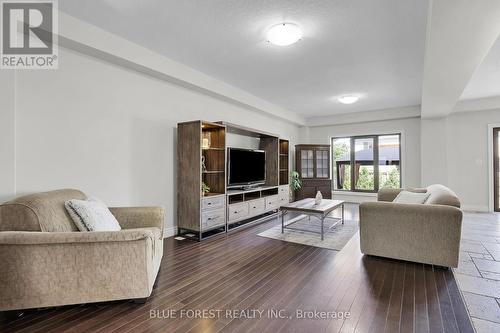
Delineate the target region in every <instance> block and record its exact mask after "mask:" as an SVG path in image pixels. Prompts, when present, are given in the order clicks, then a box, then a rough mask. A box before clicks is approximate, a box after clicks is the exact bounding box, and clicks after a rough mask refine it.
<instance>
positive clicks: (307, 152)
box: [300, 149, 314, 178]
mask: <svg viewBox="0 0 500 333" xmlns="http://www.w3.org/2000/svg"><path fill="white" fill-rule="evenodd" d="M313 155H314V154H313V151H312V149H303V150H301V151H300V160H301V161H300V164H301V170H300V176H301V177H302V178H313V177H314V159H313Z"/></svg>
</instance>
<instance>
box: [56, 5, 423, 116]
mask: <svg viewBox="0 0 500 333" xmlns="http://www.w3.org/2000/svg"><path fill="white" fill-rule="evenodd" d="M59 7H60V9H61V10H63V11H64V12H66V13H68V14H70V15H73V16H75V17H77V18H80V19H83V20H85V21H87V22H89V23H92V24H95V25H96V26H99V27H101V28H103V29H105V30H108V31H110V32H112V33H115V34H117V35H120V36H122V37H124V38H126V39H128V40H130V41H132V42H135V43H137V44H139V45H141V46H144V47H147V48H149V49H151V50H153V51H156V52H158V53H160V54H163V55H165V56H167V57H169V58H171V59H173V60H176V61H178V62H181V63H184V64H186V65H188V66H190V67H192V68H194V69H197V70H199V71H201V72H204V73H206V74H208V75H211V76H213V77H215V78H218V79H220V80H222V81H225V82H226V83H229V84H232V85H234V86H236V87H239V88H241V89H244V90H246V91H248V92H249V93H252V94H254V95H255V96H258V97H260V98H263V99H265V100H268V101H269V102H272V103H274V104H277V105H279V106H281V107H284V108H286V109H288V110H290V111H294V112H297V113H299V114H301V115H304V116H306V117H311V116H320V115H331V114H336V113H346V112H354V111H366V110H377V109H384V108H394V107H400V106H409V105H418V104H420V100H421V90H422V72H423V58H424V47H425V29H426V16H427V1H424V0H377V1H367V0H309V1H305V0H274V1H268V0H226V1H215V0H214V1H206V0H198V1H196V0H182V1H180V0H175V1H172V0H167V1H165V0H163V1H162V0H142V1H139V0H137V1H134V0H102V1H99V0H86V1H81V0H64V1H60V2H59ZM283 21H286V22H294V23H297V24H298V25H300V26H301V27H302V28H303V31H304V37H303V40H301V41H299V42H298V43H296V44H294V45H292V46H289V47H278V46H274V45H271V44H269V43H267V42H266V40H265V33H266V30H267V29H268V27H269V26H271V25H273V24H276V23H279V22H283ZM348 93H360V94H362V98H361V100H360V101H359V102H358V103H356V104H352V105H342V104H340V103H338V102H337V101H336V100H335V99H334V97H336V96H338V95H342V94H348Z"/></svg>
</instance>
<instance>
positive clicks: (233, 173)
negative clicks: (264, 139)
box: [228, 148, 266, 186]
mask: <svg viewBox="0 0 500 333" xmlns="http://www.w3.org/2000/svg"><path fill="white" fill-rule="evenodd" d="M228 163H229V175H228V185H229V186H235V185H249V184H255V183H264V182H265V180H266V152H265V151H262V150H251V149H240V148H228Z"/></svg>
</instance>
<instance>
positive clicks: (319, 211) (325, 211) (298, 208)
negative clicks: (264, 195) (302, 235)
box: [279, 198, 344, 240]
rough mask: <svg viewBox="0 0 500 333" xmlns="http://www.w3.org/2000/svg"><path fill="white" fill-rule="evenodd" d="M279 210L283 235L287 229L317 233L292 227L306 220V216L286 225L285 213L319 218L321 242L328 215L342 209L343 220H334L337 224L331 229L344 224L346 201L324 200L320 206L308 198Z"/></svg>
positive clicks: (281, 207)
mask: <svg viewBox="0 0 500 333" xmlns="http://www.w3.org/2000/svg"><path fill="white" fill-rule="evenodd" d="M279 209H280V212H281V233H284V232H285V229H290V230H297V231H305V232H314V233H316V232H315V231H312V230H305V229H299V228H294V227H291V226H292V225H293V224H295V223H297V222H299V221H302V220H303V219H304V218H305V217H304V216H299V217H296V218H294V219H292V220H289V221H288V223H287V225H285V213H287V212H297V213H301V214H303V215H307V216H309V219H310V218H311V216H313V217H316V218H318V219H319V220H320V221H321V231H320V232H318V234H321V240H323V239H324V233H325V219H326V218H327V217H328V215H329V214H330V213H331V212H333V211H334V210H336V209H342V215H341V218H332V219H333V220H336V221H337V222H336V223H335V224H333V225H331V226H330V227H329V228H332V227H334V226H335V225H337V224H338V223H342V224H344V201H343V200H330V199H323V200H321V203H320V204H319V205H316V203H315V200H314V199H312V198H307V199H302V200H299V201H295V202H291V203H289V204H286V205H283V206H280V208H279ZM328 218H330V217H328Z"/></svg>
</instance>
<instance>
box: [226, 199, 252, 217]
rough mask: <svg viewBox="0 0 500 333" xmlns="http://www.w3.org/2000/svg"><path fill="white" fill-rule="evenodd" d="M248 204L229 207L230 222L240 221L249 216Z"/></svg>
mask: <svg viewBox="0 0 500 333" xmlns="http://www.w3.org/2000/svg"><path fill="white" fill-rule="evenodd" d="M248 207H249V206H248V202H244V203H238V204H233V205H229V206H228V207H227V209H228V212H229V221H235V220H240V219H242V218H245V217H246V216H248Z"/></svg>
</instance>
